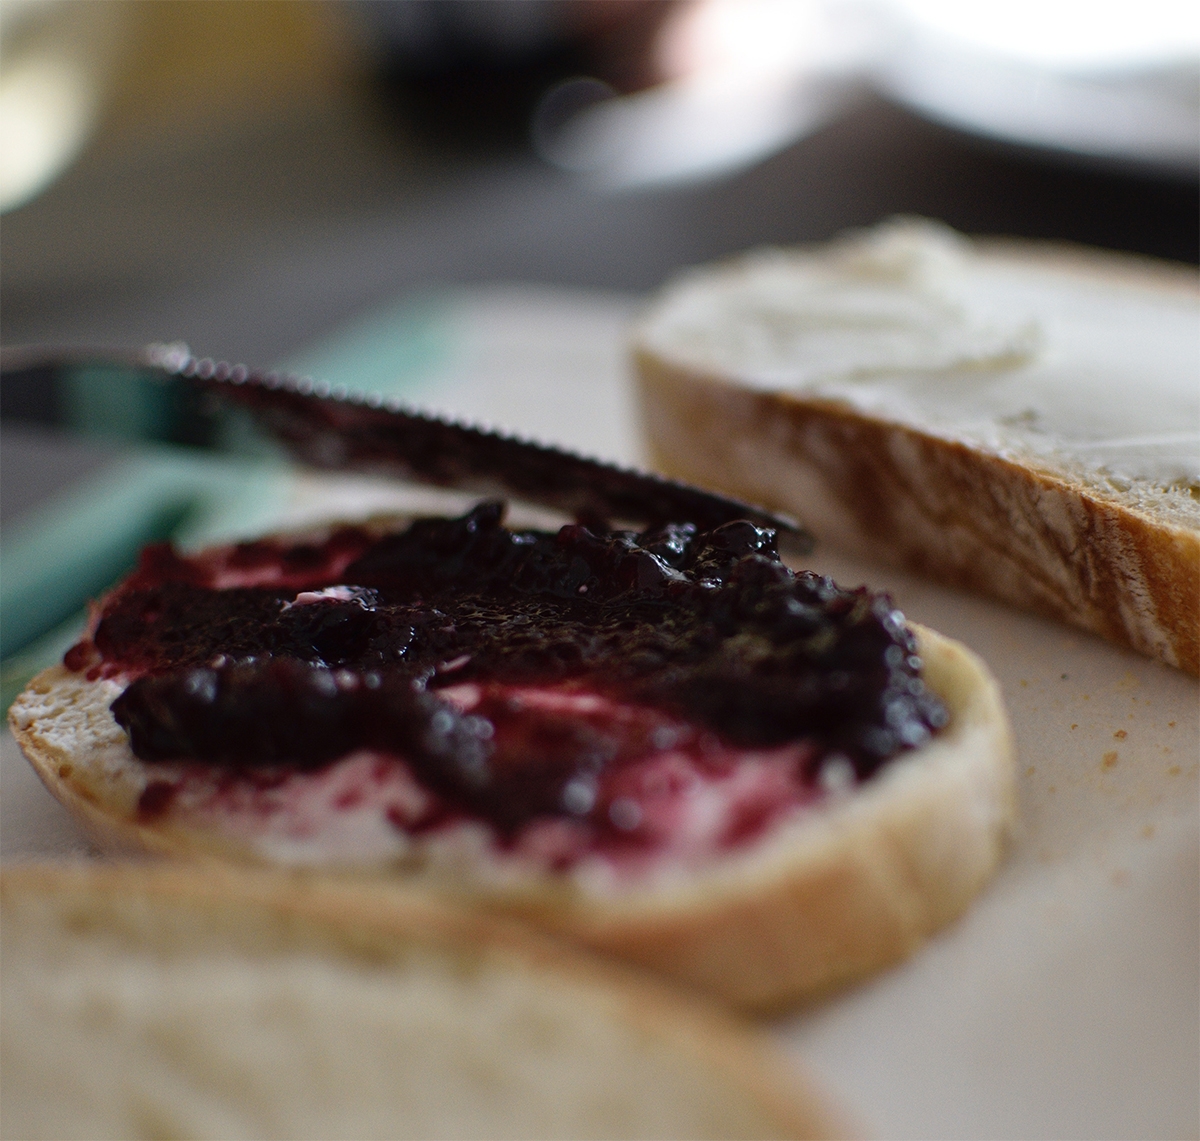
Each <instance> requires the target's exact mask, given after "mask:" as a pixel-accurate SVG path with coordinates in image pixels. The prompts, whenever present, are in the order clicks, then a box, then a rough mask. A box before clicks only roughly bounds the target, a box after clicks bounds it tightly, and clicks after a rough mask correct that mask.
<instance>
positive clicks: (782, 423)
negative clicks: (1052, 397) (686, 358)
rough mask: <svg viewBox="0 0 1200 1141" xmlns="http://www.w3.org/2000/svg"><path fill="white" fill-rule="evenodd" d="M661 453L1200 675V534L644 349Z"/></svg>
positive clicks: (654, 446)
mask: <svg viewBox="0 0 1200 1141" xmlns="http://www.w3.org/2000/svg"><path fill="white" fill-rule="evenodd" d="M637 369H638V376H639V380H640V394H641V401H642V412H643V417H644V421H645V426H646V433H647V437H648V439H649V441H650V447H651V453H652V456H653V462H654V464H655V465H656V466H657V467H659V468H660V469H661V470H663V471H665V472H668V473H669V474H671V475H673V476H675V477H677V478H679V479H684V480H688V481H691V482H693V483H698V484H700V485H701V486H707V487H716V488H720V489H722V490H724V491H727V492H730V493H732V494H734V495H739V496H742V497H744V498H746V499H749V500H751V501H753V502H761V503H764V504H766V505H768V506H771V507H776V508H780V509H783V510H787V511H792V512H795V513H797V514H799V515H800V517H801V518H802V519H804V521H805V523H806V524H807V525H808V526H809V527H810V528H811V529H812V530H813V531H814V532H815V533H816V535H817V536H818V538H819V539H821V540H823V541H827V542H829V543H831V544H832V545H834V546H837V547H840V548H841V549H843V550H847V551H850V552H853V553H856V554H860V555H864V556H866V557H869V558H872V559H878V560H881V561H885V562H889V563H892V564H894V565H897V566H903V567H907V568H909V569H912V570H915V571H917V572H918V573H921V574H924V575H927V576H928V577H930V578H933V579H936V580H937V581H939V582H944V583H947V584H948V585H951V586H956V587H961V588H964V589H967V590H973V591H977V592H979V593H982V594H988V595H991V596H993V597H996V598H1000V599H1002V600H1003V601H1005V602H1009V603H1012V604H1013V605H1015V606H1018V607H1020V608H1021V609H1023V610H1028V611H1031V612H1033V613H1036V614H1042V615H1044V616H1046V617H1049V618H1055V619H1058V620H1060V621H1064V622H1069V623H1070V624H1072V625H1074V626H1079V627H1082V628H1083V629H1085V630H1090V631H1092V632H1093V633H1096V634H1099V635H1101V636H1102V637H1104V638H1108V639H1109V640H1111V641H1114V642H1117V643H1120V644H1123V645H1126V646H1130V647H1131V648H1133V649H1135V650H1138V651H1139V652H1141V653H1143V654H1146V655H1148V656H1150V657H1156V658H1160V659H1161V660H1162V661H1165V662H1167V663H1168V664H1169V665H1173V666H1177V667H1178V668H1180V669H1184V670H1187V671H1188V672H1189V673H1193V674H1196V673H1200V532H1197V531H1196V530H1194V529H1192V528H1189V527H1185V526H1180V525H1178V524H1175V523H1172V522H1170V521H1167V520H1164V519H1162V518H1159V517H1156V516H1155V515H1153V514H1152V513H1150V512H1148V511H1141V510H1138V509H1136V508H1134V507H1130V506H1127V505H1125V504H1122V503H1119V502H1117V501H1115V500H1114V499H1111V498H1106V497H1104V496H1102V495H1101V494H1100V493H1098V492H1097V491H1096V490H1095V489H1094V488H1091V487H1088V486H1085V485H1083V484H1081V483H1079V482H1076V481H1073V480H1071V479H1069V478H1067V477H1066V476H1064V475H1062V474H1060V473H1055V472H1052V471H1047V470H1038V469H1037V468H1035V467H1033V466H1031V465H1029V464H1027V463H1020V462H1017V461H1014V460H1011V459H1006V458H1004V457H1001V456H997V455H993V454H990V453H988V452H987V451H985V450H983V449H982V448H975V447H972V446H970V445H969V444H965V443H962V442H959V441H955V440H949V439H946V438H944V437H941V436H937V435H934V434H933V433H930V432H921V431H919V430H917V429H915V428H912V427H910V426H907V425H904V424H898V423H889V422H887V421H884V420H880V419H876V418H873V417H871V416H867V415H864V414H862V413H860V412H858V411H856V410H855V409H853V408H851V407H849V406H848V405H845V404H841V403H837V402H833V401H825V400H816V399H810V400H805V399H803V398H802V397H799V396H795V395H791V394H786V393H770V392H756V391H753V390H751V389H749V388H746V387H743V386H741V385H738V384H737V383H736V382H733V381H729V380H721V379H718V378H715V377H709V376H702V375H699V374H697V373H695V372H692V371H690V370H689V369H687V368H684V367H681V366H679V365H675V364H672V363H670V362H667V361H664V360H662V359H660V358H658V357H656V356H654V355H653V354H651V353H649V352H646V351H644V350H643V351H640V352H638V353H637Z"/></svg>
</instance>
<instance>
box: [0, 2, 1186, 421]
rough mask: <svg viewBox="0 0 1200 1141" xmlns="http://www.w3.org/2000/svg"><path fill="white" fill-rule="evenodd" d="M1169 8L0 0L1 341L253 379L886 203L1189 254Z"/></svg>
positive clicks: (1181, 27)
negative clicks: (458, 295) (153, 358)
mask: <svg viewBox="0 0 1200 1141" xmlns="http://www.w3.org/2000/svg"><path fill="white" fill-rule="evenodd" d="M1198 12H1200V9H1198V7H1197V6H1196V5H1195V4H1193V3H1187V2H1184V3H1164V2H1161V0H1159V2H1155V0H1146V2H1143V3H1139V4H1136V5H1135V4H1104V3H1084V4H1081V3H1071V2H1062V0H1060V2H1058V3H1055V2H1054V0H1042V2H1041V3H1037V4H1033V3H1022V2H1020V0H1009V2H1006V3H1003V4H999V3H997V4H986V3H979V4H968V5H961V4H957V5H956V4H952V3H946V2H939V0H892V2H890V3H888V2H884V0H880V2H878V3H873V4H866V3H849V2H842V3H838V2H825V3H819V2H815V0H675V2H672V0H642V2H638V0H618V2H609V0H573V2H572V0H567V2H562V0H482V2H478V0H432V2H430V0H366V2H355V0H340V2H336V3H322V2H320V0H298V2H297V0H273V2H269V3H260V2H253V0H245V2H243V0H4V2H3V4H2V5H0V50H2V53H3V54H2V56H0V205H2V206H3V208H4V211H5V212H4V215H3V221H2V226H3V231H2V236H3V267H2V268H3V273H2V278H0V304H2V311H0V312H2V321H3V324H2V330H0V332H2V337H3V341H4V343H5V344H8V345H12V344H17V343H28V342H35V341H37V342H53V343H58V342H64V341H73V342H77V341H85V342H97V343H103V344H124V345H131V344H140V343H142V342H145V341H148V340H173V339H177V338H181V339H184V340H186V341H188V342H189V343H190V344H191V345H192V346H193V347H194V348H196V349H198V350H199V351H201V352H203V353H206V354H211V355H213V356H220V357H228V358H234V359H239V360H246V361H250V362H254V363H257V364H266V363H270V362H274V361H277V360H279V359H281V358H283V357H286V356H288V354H291V353H293V352H294V351H296V350H297V349H298V348H300V347H301V346H303V345H306V344H308V343H311V342H313V341H314V340H315V339H316V338H318V337H319V336H320V335H321V334H322V333H323V332H325V331H327V330H331V329H334V328H336V327H338V326H339V325H340V324H341V323H343V322H344V321H346V320H347V319H348V318H351V317H353V316H354V315H355V314H357V313H360V312H363V311H364V310H366V309H368V308H369V307H371V306H373V305H377V304H379V303H381V302H382V301H385V300H387V299H390V298H394V297H396V296H398V295H400V294H402V293H404V292H405V291H406V290H409V289H412V288H414V287H421V288H427V287H428V286H430V285H436V284H441V283H464V282H478V281H496V280H522V281H534V282H541V283H550V284H555V285H570V286H584V287H593V288H603V289H616V290H628V291H643V290H648V289H650V288H652V287H654V286H656V285H658V284H659V283H660V282H661V281H662V280H663V278H664V277H665V276H666V275H667V274H668V273H670V272H671V271H672V270H674V269H675V268H677V267H679V266H681V265H685V264H689V263H692V262H696V261H702V260H705V259H709V258H713V257H716V256H719V255H722V254H726V253H729V252H731V251H734V250H738V249H741V248H744V247H746V246H750V245H754V244H758V243H766V242H795V241H809V240H814V239H822V238H825V237H827V236H829V235H831V234H833V233H834V232H836V231H837V230H839V229H842V228H844V227H846V226H856V225H863V224H866V223H870V222H873V221H875V220H877V219H879V218H882V217H885V216H887V215H890V214H893V213H897V212H906V213H919V214H925V215H930V216H934V217H938V218H942V219H944V220H945V221H947V222H949V223H950V224H951V225H953V226H956V227H959V228H961V229H963V230H966V231H968V232H972V233H1004V234H1017V235H1029V236H1034V237H1041V238H1058V239H1066V240H1070V241H1077V242H1086V243H1091V244H1095V245H1100V246H1106V247H1111V248H1115V249H1125V250H1133V251H1137V252H1142V253H1147V254H1153V255H1155V256H1159V257H1166V258H1173V259H1177V260H1182V261H1190V262H1194V261H1196V260H1197V246H1198V223H1197V219H1198V216H1200V197H1198V194H1197V138H1198V137H1200V119H1198V105H1200V95H1198V92H1200V66H1198V63H1197V60H1198V58H1200V47H1198V44H1200V34H1198V31H1197V24H1198V23H1200V14H1198ZM13 411H16V410H13Z"/></svg>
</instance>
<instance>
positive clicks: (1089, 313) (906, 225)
mask: <svg viewBox="0 0 1200 1141" xmlns="http://www.w3.org/2000/svg"><path fill="white" fill-rule="evenodd" d="M1198 302H1200V291H1198V290H1197V281H1196V277H1195V274H1194V273H1193V272H1190V271H1188V270H1185V269H1183V268H1182V267H1172V266H1168V265H1165V264H1164V265H1156V264H1154V263H1151V262H1148V261H1145V260H1143V259H1135V258H1130V257H1122V256H1119V255H1107V254H1100V253H1097V252H1091V251H1080V250H1072V249H1066V248H1062V247H1049V246H1043V245H1038V244H1034V243H1019V242H968V241H967V240H966V239H963V238H960V237H959V236H958V235H955V234H953V233H951V232H950V231H948V230H945V229H944V228H943V227H938V226H935V225H933V224H932V223H922V222H914V221H899V222H893V223H890V224H887V225H885V226H881V227H879V228H877V229H876V230H874V231H868V232H866V233H863V234H851V235H849V236H847V237H845V238H843V239H840V240H838V241H835V242H833V243H831V244H830V245H828V246H825V247H813V248H807V249H797V250H790V251H788V250H773V251H772V250H766V251H759V252H757V253H752V254H748V255H746V256H745V257H743V258H741V259H735V260H732V261H730V262H727V263H723V264H720V265H716V266H711V267H708V268H705V269H701V270H695V271H691V272H690V273H689V274H686V275H684V276H683V277H681V278H680V279H679V280H677V281H676V282H675V283H673V284H671V285H669V286H668V287H667V288H666V289H665V290H664V292H663V293H662V295H661V296H660V298H659V299H658V301H657V302H656V303H655V304H654V305H653V306H652V308H651V310H650V311H649V313H648V314H647V315H646V317H645V319H644V320H643V321H642V323H641V325H640V327H639V329H638V332H637V334H636V337H635V342H634V354H635V359H636V366H637V375H638V383H639V388H640V399H641V404H642V410H643V416H644V422H645V428H646V433H647V437H648V440H649V445H650V449H651V453H652V455H653V458H654V462H655V464H656V466H658V467H659V468H660V469H662V470H663V471H666V472H668V473H670V474H671V475H674V476H677V477H679V478H682V479H685V480H689V481H691V482H694V483H698V484H700V485H702V486H708V487H713V488H720V489H722V490H724V491H727V492H731V493H733V494H736V495H740V496H742V497H744V498H746V499H749V500H752V501H755V502H762V503H766V504H769V505H771V506H774V507H777V508H783V509H786V510H790V511H793V512H795V513H797V514H798V515H799V516H800V517H801V518H803V519H804V521H805V523H806V524H807V525H808V526H809V527H810V528H811V529H812V531H813V532H814V533H815V534H816V536H817V538H818V539H819V540H820V541H824V542H828V543H830V544H831V545H833V546H837V547H840V548H842V549H844V550H847V551H850V552H853V553H856V554H859V555H861V556H864V557H867V558H870V559H875V560H882V561H887V562H890V563H892V564H895V565H900V566H905V567H908V568H910V569H913V570H916V571H918V572H920V573H922V574H926V575H928V576H930V577H932V578H935V579H938V580H939V581H941V582H945V583H949V584H951V585H953V586H957V587H964V588H967V589H970V590H975V591H979V592H981V593H984V594H989V595H992V596H994V597H997V598H1000V599H1002V600H1004V601H1006V602H1009V603H1012V604H1014V605H1016V606H1019V607H1021V608H1022V609H1025V610H1030V611H1033V612H1035V613H1039V614H1043V615H1046V616H1048V617H1051V618H1056V619H1060V620H1062V621H1066V622H1069V623H1071V624H1073V625H1075V626H1079V627H1082V628H1083V629H1085V630H1090V631H1093V632H1095V633H1097V634H1100V635H1102V636H1103V637H1106V638H1109V639H1111V640H1112V641H1115V642H1118V643H1121V644H1124V645H1127V646H1131V647H1133V648H1134V649H1136V650H1138V651H1140V652H1142V653H1144V654H1147V655H1150V656H1152V657H1157V658H1160V659H1161V660H1163V661H1165V662H1167V663H1169V664H1171V665H1173V666H1178V667H1180V668H1182V669H1184V670H1187V671H1189V672H1191V673H1197V672H1200V356H1198V354H1197V340H1196V329H1197V327H1198V324H1200V305H1198Z"/></svg>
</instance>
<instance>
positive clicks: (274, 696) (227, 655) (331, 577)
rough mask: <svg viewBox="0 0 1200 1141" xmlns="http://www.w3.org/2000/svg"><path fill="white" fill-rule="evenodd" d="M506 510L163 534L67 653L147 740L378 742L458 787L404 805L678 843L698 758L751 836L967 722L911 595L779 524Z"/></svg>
mask: <svg viewBox="0 0 1200 1141" xmlns="http://www.w3.org/2000/svg"><path fill="white" fill-rule="evenodd" d="M502 520H503V507H502V505H500V504H495V503H485V504H481V505H480V506H479V507H477V508H476V509H475V510H474V511H472V512H470V513H469V514H468V515H466V516H464V517H463V518H460V519H423V520H419V521H417V522H415V523H413V524H412V525H411V526H410V527H409V528H408V529H407V530H406V531H403V532H400V533H396V534H391V535H386V536H383V537H378V536H375V535H372V534H370V533H369V532H367V531H365V530H361V529H355V528H345V529H342V530H339V531H336V532H334V533H333V534H332V535H330V536H329V537H328V538H327V539H326V540H325V541H323V542H321V543H317V544H292V545H287V544H284V543H279V542H259V543H254V544H246V545H243V546H239V547H232V548H221V549H217V550H213V551H209V552H202V553H201V554H199V555H196V556H191V557H186V558H185V557H181V556H179V555H177V554H175V553H174V552H173V551H171V550H170V549H169V548H152V549H150V550H148V551H147V552H146V553H145V555H144V556H143V559H142V563H141V565H140V567H139V569H138V570H137V571H136V572H135V573H134V574H133V575H132V576H131V577H130V578H129V579H128V580H126V582H125V583H124V584H122V586H120V587H119V588H118V589H117V590H115V591H114V592H113V593H112V594H111V595H110V596H109V597H108V598H107V599H106V600H105V603H104V605H103V609H102V611H101V613H100V614H99V616H98V620H97V621H96V622H95V624H94V629H93V635H92V638H91V640H90V641H87V642H84V643H81V644H80V645H79V646H77V647H75V648H73V649H72V650H71V651H70V652H69V653H68V655H67V658H66V664H67V665H68V666H69V667H71V668H73V669H80V670H87V671H89V676H101V675H107V676H113V677H121V678H122V679H125V680H128V681H130V684H129V685H128V686H127V688H126V690H125V692H124V693H123V694H122V695H121V696H120V697H119V698H118V699H117V701H116V702H115V703H114V705H113V711H114V715H115V716H116V717H117V720H118V721H119V722H120V723H121V724H122V725H123V726H124V727H125V728H126V730H127V731H128V732H129V734H130V738H131V743H132V746H133V750H134V752H135V753H136V754H137V755H138V756H139V757H141V758H142V759H143V760H145V761H148V762H151V763H158V762H174V761H179V760H181V759H190V760H194V761H202V762H205V763H206V764H209V765H215V766H220V767H222V768H224V769H225V770H228V771H230V772H232V773H235V774H236V773H241V774H245V775H246V776H247V778H248V779H249V777H250V775H251V774H252V773H254V772H258V773H265V772H267V771H270V772H279V771H284V770H286V771H296V772H317V771H318V770H321V769H322V767H323V766H327V765H329V764H330V763H332V762H335V761H337V760H338V759H339V758H341V757H344V756H346V755H348V754H351V753H354V752H356V751H358V752H362V751H367V752H370V753H371V754H373V755H375V756H377V757H378V756H382V757H392V758H394V759H395V762H396V763H397V764H404V765H407V766H408V768H409V769H410V770H411V772H412V774H413V776H415V778H416V780H417V782H418V783H419V784H420V785H421V787H422V788H423V789H424V790H425V791H426V792H427V793H428V794H430V795H429V797H428V803H427V805H426V807H425V809H424V810H423V811H422V812H421V813H418V814H417V815H416V816H412V817H409V818H406V819H404V820H403V821H397V822H396V823H397V827H401V826H402V827H404V828H405V829H406V830H408V831H410V832H411V831H420V830H421V829H429V828H436V827H438V826H439V825H440V824H441V823H444V822H445V821H447V820H463V819H468V820H483V821H486V822H487V823H488V824H490V825H491V826H492V827H493V828H494V829H495V830H496V832H497V834H498V835H499V836H500V837H502V838H504V839H505V840H506V841H507V842H516V840H517V839H518V838H519V837H520V835H521V834H522V832H523V831H527V830H528V829H529V827H530V826H532V825H534V824H536V823H538V822H545V821H555V820H557V821H565V822H567V823H568V824H569V825H570V826H571V827H572V828H573V829H575V832H576V833H577V836H576V841H577V843H576V846H577V847H579V848H580V849H581V850H582V849H588V848H592V849H595V848H597V847H600V848H603V847H604V846H606V845H612V844H625V845H628V844H639V843H640V844H643V845H647V844H649V845H653V844H658V843H661V842H662V840H663V837H662V835H661V833H662V830H663V829H664V828H668V827H669V822H670V819H671V818H672V812H673V811H674V810H673V809H672V808H671V807H670V802H671V799H672V797H678V796H683V795H694V790H695V788H696V787H699V786H698V785H697V782H699V784H700V785H703V786H704V787H706V788H712V787H716V786H718V785H721V786H725V785H728V787H729V788H733V787H734V786H735V785H736V786H737V788H738V789H739V790H740V791H738V792H737V794H736V795H733V799H732V801H730V802H729V803H728V804H727V805H726V808H725V809H724V810H723V812H724V815H723V817H722V821H723V822H722V824H721V827H720V829H719V833H720V834H719V836H718V837H717V839H716V841H715V842H716V843H718V844H719V845H721V846H729V845H733V844H737V843H740V842H743V841H744V840H746V839H749V838H751V837H753V836H755V835H757V834H759V833H760V832H761V831H762V829H763V828H765V827H766V826H767V825H768V824H769V823H770V822H771V821H772V820H774V819H776V818H777V817H778V816H779V815H780V814H781V813H782V812H784V811H787V810H789V809H790V808H792V807H794V806H795V805H797V804H802V803H807V802H808V801H811V800H815V799H819V798H820V797H821V796H822V795H824V793H825V791H826V790H828V788H830V787H831V786H844V785H845V784H847V783H850V784H852V783H854V781H855V780H863V779H866V778H868V777H869V776H871V775H872V774H873V773H874V772H875V771H876V770H877V769H878V768H879V767H880V766H881V765H883V764H884V763H886V761H888V760H889V759H891V758H892V757H894V756H896V755H897V754H899V753H900V752H902V751H903V750H905V749H908V748H912V747H915V746H919V745H920V744H922V743H924V742H925V741H926V740H927V739H928V738H929V736H930V734H931V733H933V732H935V731H936V730H937V729H938V728H939V727H941V726H942V725H943V724H945V721H946V713H945V710H944V708H943V707H942V705H941V703H940V702H939V701H938V699H937V698H936V697H934V696H933V695H932V694H930V693H928V692H927V691H926V690H925V687H924V685H923V683H922V681H921V679H920V662H919V659H918V658H917V657H916V654H915V649H916V646H915V641H914V639H913V636H912V634H911V633H910V632H909V631H908V630H907V629H906V628H905V626H904V624H903V620H902V618H901V616H900V615H899V613H898V612H897V611H895V610H894V609H893V607H892V605H891V603H890V602H889V601H888V600H887V598H886V597H884V596H878V595H871V594H870V593H868V592H867V591H865V590H863V589H859V590H852V591H848V590H842V589H840V588H839V587H837V586H835V585H834V584H833V583H832V582H830V581H829V580H828V579H825V578H821V577H819V576H816V575H814V574H811V573H808V572H800V573H793V572H792V571H791V570H790V569H789V568H788V567H786V566H785V565H784V564H783V563H782V562H780V561H779V559H778V557H777V555H776V553H775V549H774V539H773V534H772V532H770V531H769V530H764V529H760V528H758V527H755V526H753V525H752V524H750V523H742V522H739V523H730V524H726V525H724V526H722V527H719V528H716V529H714V530H711V531H698V530H697V529H696V528H695V527H693V526H691V525H690V524H684V525H672V526H668V527H665V528H661V529H658V530H655V531H652V532H646V533H642V534H635V533H632V532H607V533H599V534H597V533H594V532H592V531H590V530H588V529H587V528H585V527H583V526H579V525H574V526H568V527H564V528H562V529H561V530H560V531H559V532H557V533H545V532H533V531H524V532H522V531H512V530H509V529H507V528H505V527H504V526H503V521H502ZM747 758H752V763H748V762H747ZM742 766H748V767H745V772H744V773H742V771H741V767H742ZM750 773H753V774H754V775H753V776H752V777H751V776H750V775H747V774H750ZM731 782H732V783H731ZM739 782H740V783H739ZM688 789H691V790H692V792H690V793H689V792H687V790H688ZM151 799H152V800H154V801H155V803H154V804H153V805H150V804H148V805H146V806H144V809H145V810H146V811H147V812H153V811H162V810H165V808H166V807H167V806H168V804H169V801H170V795H169V793H167V792H163V791H161V790H160V791H157V792H155V793H154V794H153V796H152V798H151ZM160 801H161V803H159V802H160ZM731 806H732V807H731Z"/></svg>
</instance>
